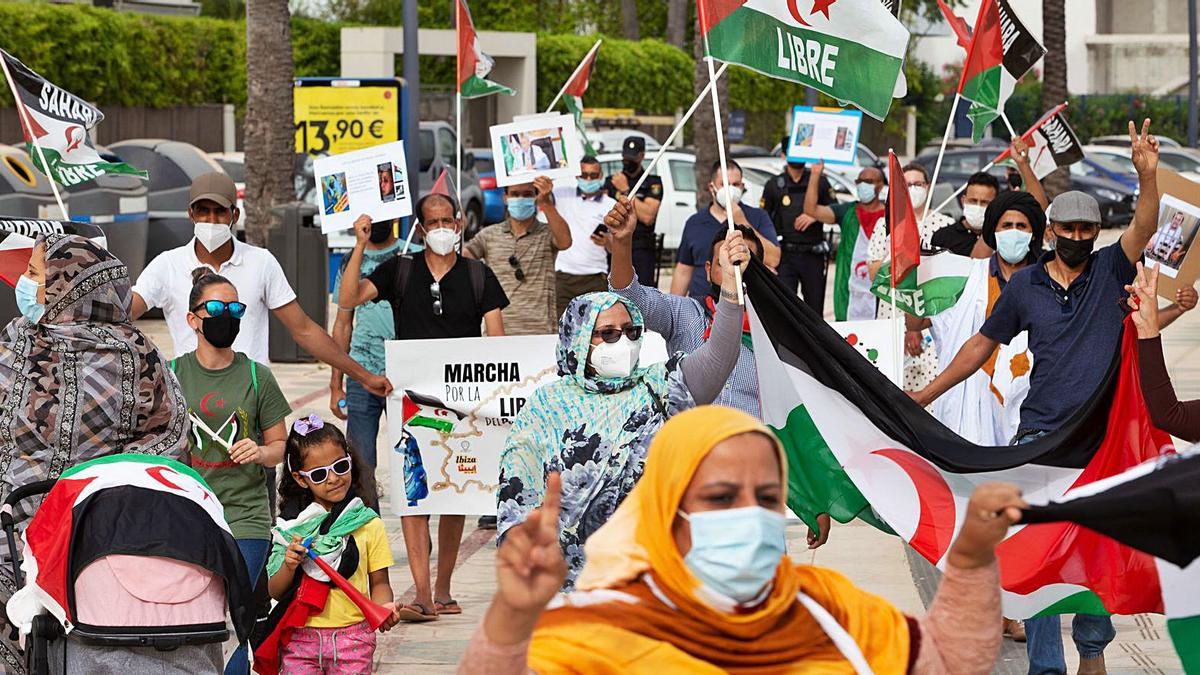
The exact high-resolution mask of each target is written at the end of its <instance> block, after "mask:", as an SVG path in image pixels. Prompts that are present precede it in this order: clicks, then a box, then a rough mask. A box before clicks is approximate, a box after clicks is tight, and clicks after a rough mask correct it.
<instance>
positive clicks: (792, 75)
mask: <svg viewBox="0 0 1200 675" xmlns="http://www.w3.org/2000/svg"><path fill="white" fill-rule="evenodd" d="M696 4H697V9H698V11H699V14H700V31H701V33H702V34H703V36H704V44H705V50H706V52H705V53H706V54H707V55H708V56H712V57H713V58H715V59H719V60H721V61H727V62H729V63H736V64H739V65H742V66H745V67H747V68H749V69H751V70H756V71H758V72H760V73H762V74H764V75H768V76H770V77H775V78H779V79H781V80H788V81H790V82H798V83H800V84H803V85H807V86H809V87H812V88H814V89H817V90H818V91H823V92H825V93H826V94H829V95H830V96H832V97H834V98H835V99H837V100H838V101H840V102H842V103H852V104H854V105H855V106H857V107H859V108H861V109H862V110H863V112H866V113H867V114H868V115H871V116H872V117H874V118H876V119H880V120H882V119H883V118H884V117H885V116H886V115H887V112H888V108H890V107H891V105H892V97H893V96H903V95H904V91H905V82H904V75H903V72H902V66H903V63H904V54H905V50H906V49H907V48H908V30H907V29H905V28H904V25H903V24H901V23H900V21H899V20H898V19H897V18H896V17H895V16H893V15H892V13H891V12H890V11H888V8H887V7H885V6H884V5H883V4H882V3H881V2H879V0H814V2H812V3H809V2H803V3H800V2H795V1H794V0H790V1H788V2H784V0H698V2H697V3H696ZM801 5H803V7H802V6H801Z"/></svg>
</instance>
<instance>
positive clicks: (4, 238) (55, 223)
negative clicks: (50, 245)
mask: <svg viewBox="0 0 1200 675" xmlns="http://www.w3.org/2000/svg"><path fill="white" fill-rule="evenodd" d="M44 234H77V235H79V236H81V237H87V238H88V239H91V240H92V241H94V242H96V243H98V244H100V245H101V246H103V247H105V248H108V239H107V238H106V237H105V236H104V231H103V230H101V229H100V228H99V227H97V226H95V225H92V224H90V223H77V222H73V221H65V220H33V219H25V218H9V217H6V216H0V279H2V280H4V283H6V284H8V285H9V286H16V285H17V279H19V278H20V277H21V275H22V274H25V272H26V270H28V269H29V256H31V255H33V245H34V244H35V243H36V242H37V238H38V236H39V235H44Z"/></svg>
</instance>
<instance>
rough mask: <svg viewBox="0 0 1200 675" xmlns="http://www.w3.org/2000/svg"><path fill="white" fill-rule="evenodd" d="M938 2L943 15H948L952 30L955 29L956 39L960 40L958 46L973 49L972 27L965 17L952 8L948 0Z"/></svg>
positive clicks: (938, 0)
mask: <svg viewBox="0 0 1200 675" xmlns="http://www.w3.org/2000/svg"><path fill="white" fill-rule="evenodd" d="M937 3H938V9H940V10H942V16H944V17H946V22H947V23H949V24H950V30H952V31H954V39H955V41H957V42H958V46H959V47H962V48H963V49H964V50H968V51H969V50H970V49H971V27H970V26H968V25H967V22H966V20H965V19H963V18H962V17H961V16H959V15H957V14H955V13H954V10H952V9H950V7H949V6H948V5H947V4H946V0H937Z"/></svg>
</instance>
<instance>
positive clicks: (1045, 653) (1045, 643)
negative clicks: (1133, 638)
mask: <svg viewBox="0 0 1200 675" xmlns="http://www.w3.org/2000/svg"><path fill="white" fill-rule="evenodd" d="M1025 637H1026V642H1025V652H1026V653H1027V654H1028V655H1029V675H1066V672H1067V662H1066V659H1065V657H1064V656H1063V644H1062V623H1061V621H1060V617H1058V616H1043V617H1038V618H1036V619H1026V621H1025ZM1115 637H1117V631H1116V629H1115V628H1113V623H1112V617H1108V616H1095V615H1093V614H1076V615H1075V618H1074V619H1072V620H1071V638H1072V639H1073V640H1074V641H1075V649H1076V650H1078V651H1079V656H1080V658H1084V659H1090V658H1095V657H1097V656H1102V655H1103V654H1104V648H1105V647H1107V646H1108V643H1110V642H1112V641H1113V638H1115Z"/></svg>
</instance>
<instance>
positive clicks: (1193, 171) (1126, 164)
mask: <svg viewBox="0 0 1200 675" xmlns="http://www.w3.org/2000/svg"><path fill="white" fill-rule="evenodd" d="M1084 150H1086V151H1087V152H1088V156H1089V157H1093V156H1095V155H1100V154H1103V155H1104V157H1105V159H1108V160H1111V161H1112V162H1114V163H1116V164H1119V165H1120V166H1121V167H1122V168H1123V169H1124V170H1125V172H1126V174H1127V175H1128V177H1129V180H1132V181H1133V183H1134V185H1135V186H1136V185H1137V169H1136V168H1134V166H1133V160H1132V159H1130V157H1129V148H1127V147H1125V148H1122V147H1120V146H1116V145H1089V146H1085V147H1084ZM1158 164H1159V166H1161V167H1163V168H1165V169H1170V170H1172V171H1174V172H1176V173H1178V174H1179V175H1181V176H1183V177H1184V178H1187V179H1188V180H1192V181H1197V182H1200V155H1198V154H1196V152H1195V151H1193V150H1192V149H1190V148H1175V147H1170V146H1163V147H1161V148H1159V152H1158Z"/></svg>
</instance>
